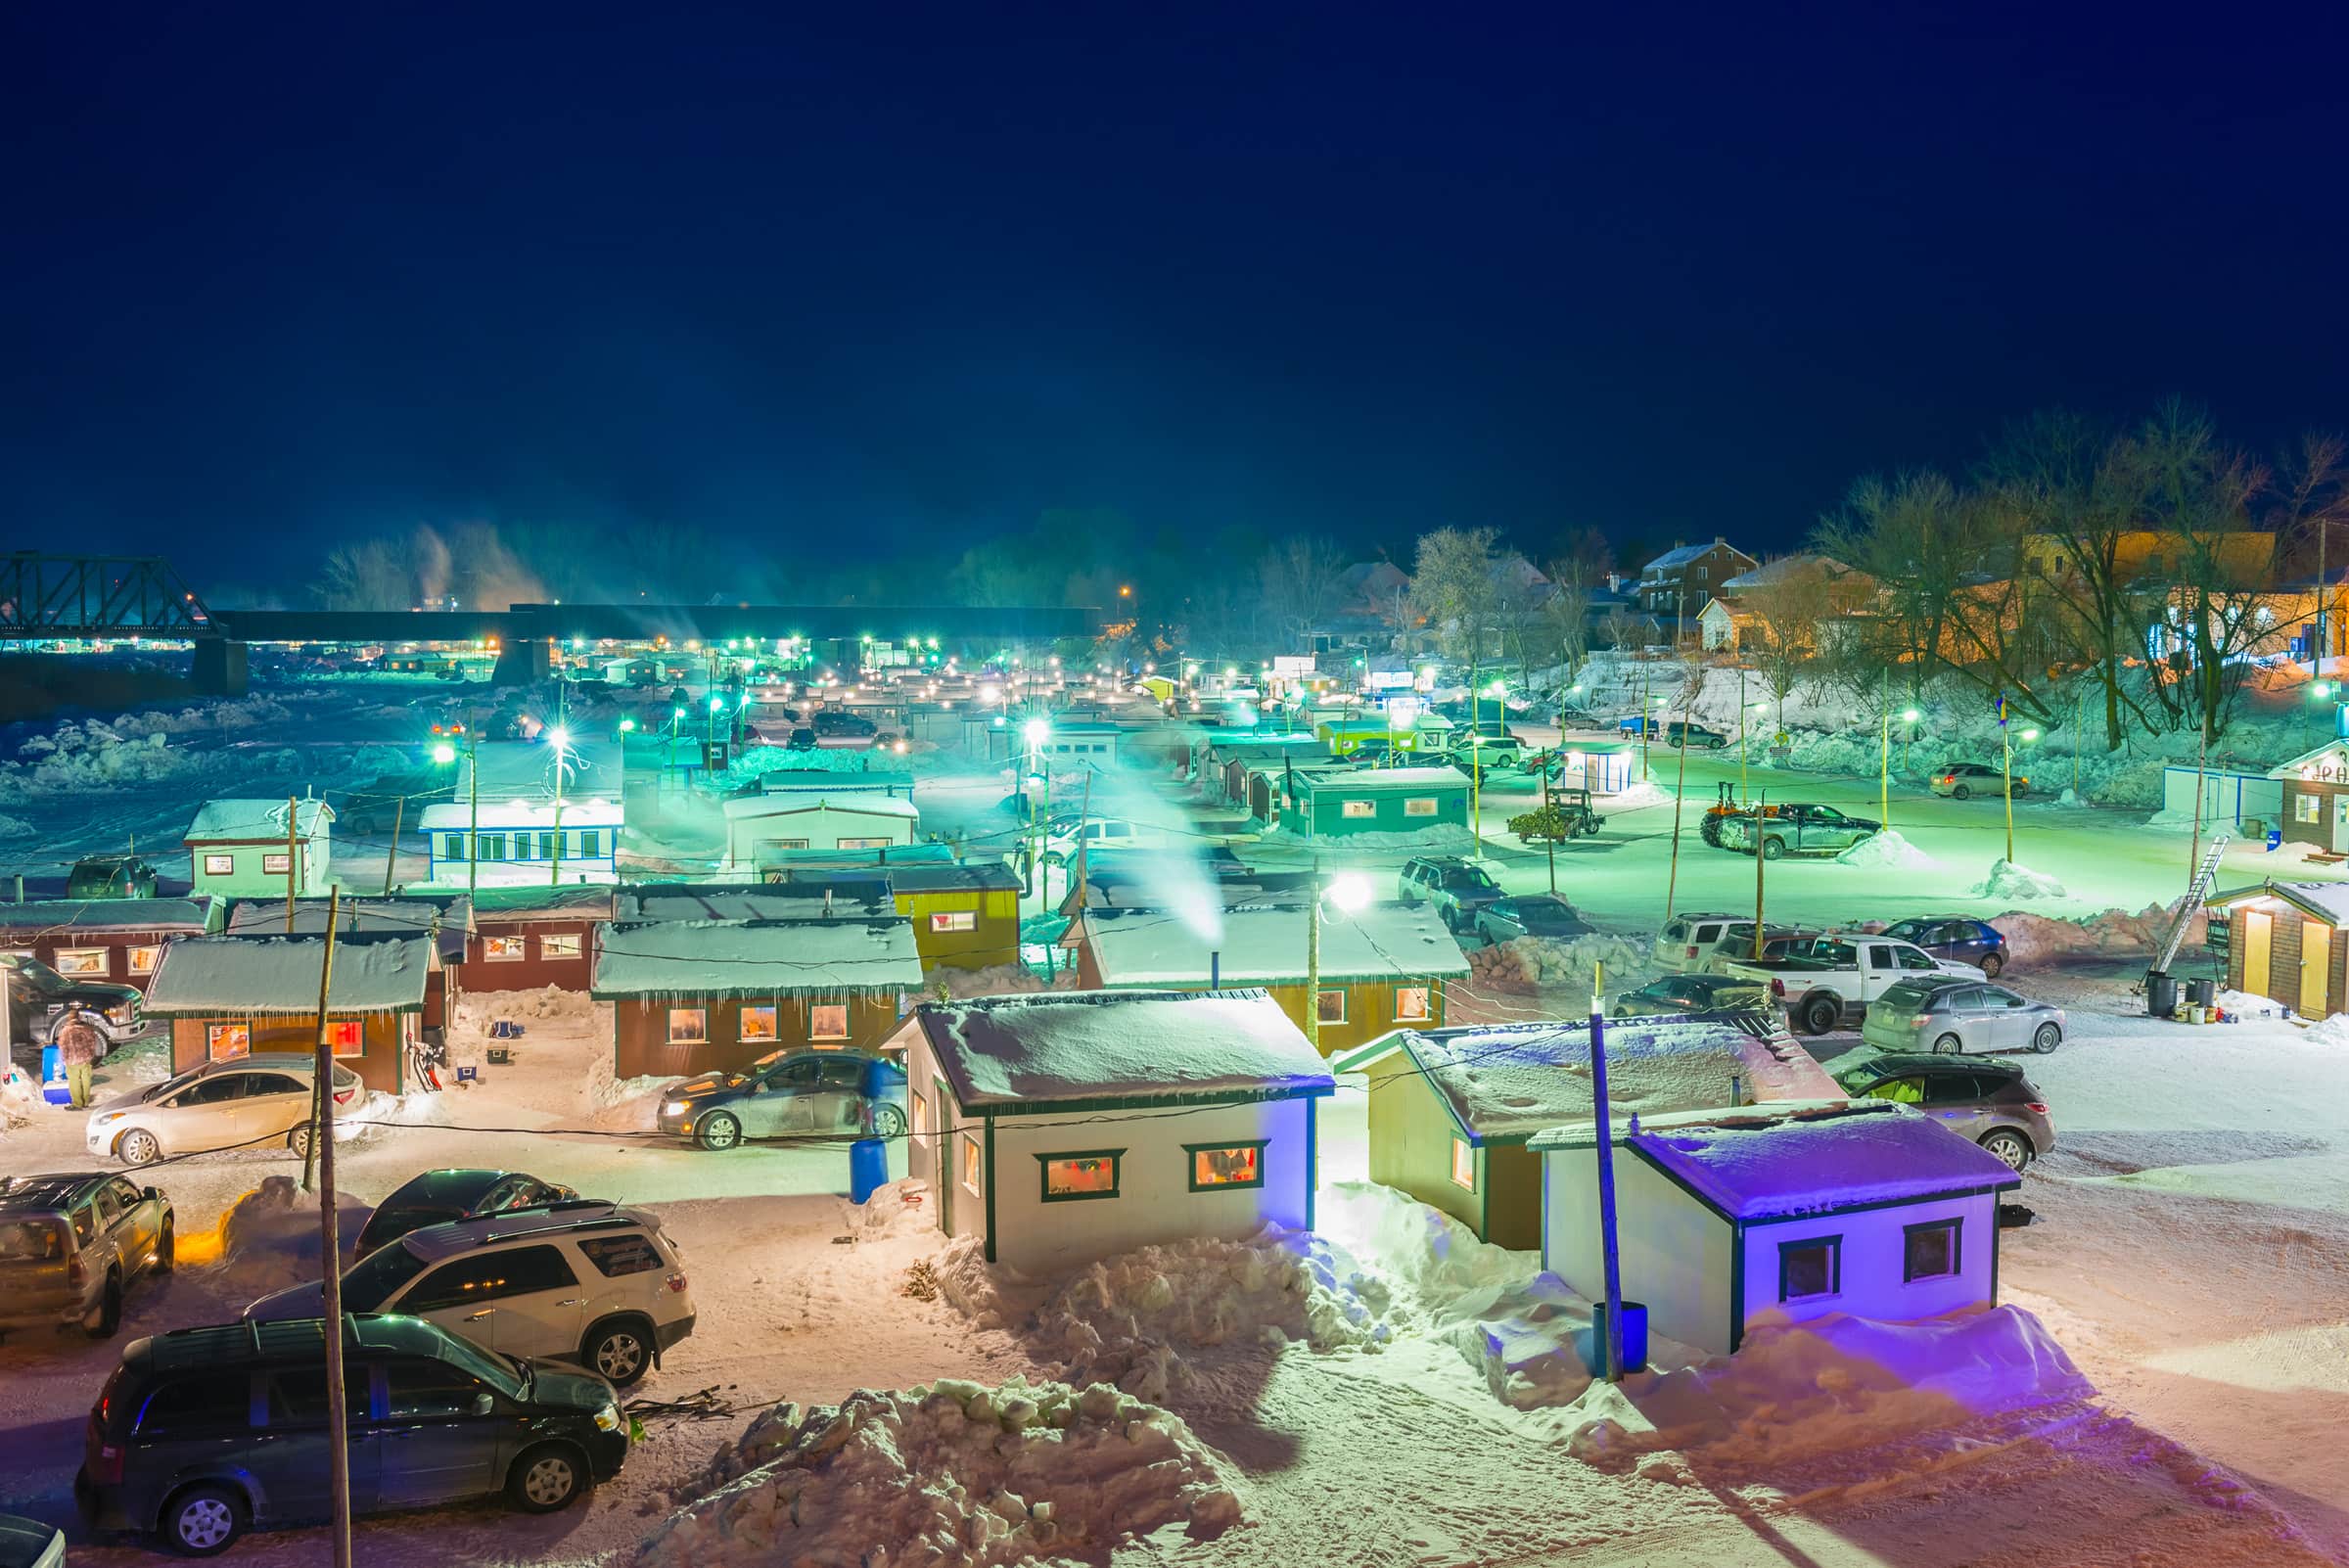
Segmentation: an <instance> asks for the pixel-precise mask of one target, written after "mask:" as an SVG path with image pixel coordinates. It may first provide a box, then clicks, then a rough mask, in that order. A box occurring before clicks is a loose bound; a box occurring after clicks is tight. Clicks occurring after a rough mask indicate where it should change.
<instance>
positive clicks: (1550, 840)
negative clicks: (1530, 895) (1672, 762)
mask: <svg viewBox="0 0 2349 1568" xmlns="http://www.w3.org/2000/svg"><path fill="white" fill-rule="evenodd" d="M1559 765H1560V763H1559V761H1558V753H1557V752H1555V751H1552V752H1551V753H1550V754H1549V766H1547V767H1544V768H1543V770H1542V820H1543V822H1548V823H1549V827H1550V831H1549V833H1548V835H1547V836H1546V838H1545V839H1544V841H1543V847H1544V848H1545V849H1546V850H1547V851H1548V853H1549V896H1550V897H1551V898H1553V899H1554V898H1556V897H1557V896H1558V834H1557V824H1556V823H1554V822H1550V821H1549V775H1550V774H1551V773H1552V772H1553V771H1555V770H1556V769H1557V768H1558V766H1559ZM1589 781H1590V771H1589V763H1587V762H1586V763H1585V764H1584V767H1583V782H1584V784H1585V785H1588V784H1589ZM1664 918H1665V919H1667V920H1669V919H1671V918H1672V910H1671V908H1670V906H1669V905H1668V906H1667V907H1666V908H1665V911H1664Z"/></svg>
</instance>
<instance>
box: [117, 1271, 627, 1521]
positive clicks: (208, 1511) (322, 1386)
mask: <svg viewBox="0 0 2349 1568" xmlns="http://www.w3.org/2000/svg"><path fill="white" fill-rule="evenodd" d="M344 1323H345V1329H344V1336H343V1357H344V1362H343V1366H344V1373H343V1377H344V1389H345V1409H346V1410H347V1412H348V1415H347V1420H348V1428H347V1442H346V1444H345V1449H346V1452H347V1453H348V1454H349V1459H350V1502H351V1511H352V1512H353V1513H361V1514H364V1513H384V1512H390V1511H391V1510H393V1509H398V1508H415V1507H426V1506H430V1505H433V1504H437V1503H445V1502H458V1501H462V1500H465V1499H471V1498H480V1497H486V1496H488V1495H490V1494H492V1493H497V1492H503V1493H504V1494H505V1496H506V1498H507V1499H508V1500H509V1501H511V1502H512V1503H513V1504H514V1506H516V1507H518V1508H521V1509H523V1510H524V1511H525V1512H528V1513H552V1512H554V1511H555V1510H556V1509H558V1508H561V1507H564V1506H566V1505H568V1504H569V1503H571V1502H572V1501H574V1500H575V1499H577V1498H578V1496H579V1495H580V1494H581V1493H583V1492H585V1491H587V1490H588V1488H590V1487H592V1486H593V1485H594V1484H595V1483H596V1482H598V1481H604V1480H609V1479H610V1478H611V1477H612V1476H614V1475H616V1474H618V1473H619V1471H620V1466H621V1463H622V1460H624V1459H625V1458H626V1457H627V1453H628V1422H627V1417H626V1416H624V1415H622V1413H621V1410H620V1401H619V1398H618V1396H617V1395H615V1394H614V1393H613V1392H612V1385H611V1384H609V1383H607V1382H605V1381H604V1380H603V1379H602V1378H600V1377H597V1376H595V1375H593V1374H592V1373H588V1372H582V1371H579V1370H578V1369H577V1368H576V1367H571V1366H565V1365H563V1364H561V1363H560V1362H556V1361H538V1360H519V1361H517V1360H509V1359H507V1358H506V1357H503V1356H497V1355H493V1354H491V1353H490V1352H488V1351H485V1350H482V1349H480V1348H478V1347H476V1346H474V1345H471V1344H469V1343H467V1342H466V1341H464V1340H462V1339H459V1338H458V1337H457V1336H456V1335H454V1334H451V1333H449V1332H448V1331H447V1330H446V1329H444V1328H441V1327H440V1326H438V1324H435V1323H428V1322H426V1321H425V1320H424V1319H422V1318H420V1317H400V1316H355V1315H354V1316H348V1317H345V1319H344ZM328 1441H329V1439H328V1427H327V1408H326V1337H325V1334H324V1333H323V1331H322V1324H321V1322H320V1320H319V1319H318V1318H315V1317H308V1318H295V1319H292V1320H289V1321H286V1322H279V1323H229V1324H223V1325H221V1326H218V1327H213V1328H182V1329H178V1330H175V1331H173V1332H171V1333H168V1334H158V1335H156V1336H154V1337H153V1338H151V1339H141V1340H135V1341H133V1342H132V1343H131V1344H130V1346H129V1347H128V1348H127V1349H125V1350H124V1351H123V1352H122V1362H121V1364H120V1365H119V1366H117V1367H115V1371H114V1375H113V1376H111V1377H109V1378H108V1379H107V1380H106V1387H105V1389H104V1391H102V1392H101V1393H100V1394H99V1396H98V1403H97V1404H96V1405H95V1406H93V1407H91V1409H90V1419H89V1423H88V1425H87V1426H86V1427H85V1428H84V1430H83V1436H82V1445H83V1446H82V1466H81V1471H80V1473H79V1474H78V1475H76V1476H75V1477H74V1478H73V1494H74V1497H75V1499H77V1500H78V1501H79V1502H80V1504H81V1507H82V1512H83V1515H84V1517H86V1518H87V1519H89V1520H90V1522H91V1523H93V1524H95V1525H96V1526H98V1527H99V1528H101V1529H111V1530H139V1531H148V1532H153V1533H154V1534H156V1535H159V1536H161V1538H162V1539H163V1541H164V1542H165V1543H166V1544H168V1545H170V1546H171V1548H172V1549H173V1550H175V1551H179V1552H181V1553H184V1554H185V1555H187V1556H191V1557H209V1556H213V1555H216V1554H217V1553H219V1552H222V1551H225V1550H227V1549H228V1547H229V1546H230V1545H232V1544H233V1543H234V1542H235V1541H236V1539H237V1538H238V1537H239V1536H241V1535H243V1534H244V1533H245V1532H246V1531H247V1530H249V1529H253V1528H268V1527H272V1526H276V1525H282V1524H287V1523H291V1522H296V1521H300V1520H306V1519H319V1518H324V1517H326V1516H327V1515H328V1513H329V1512H330V1511H331V1499H329V1496H328V1492H327V1460H326V1445H327V1442H328Z"/></svg>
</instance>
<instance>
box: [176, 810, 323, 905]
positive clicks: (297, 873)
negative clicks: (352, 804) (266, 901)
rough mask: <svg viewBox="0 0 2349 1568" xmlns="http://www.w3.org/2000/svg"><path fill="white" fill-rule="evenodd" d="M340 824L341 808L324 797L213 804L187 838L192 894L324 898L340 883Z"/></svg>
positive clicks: (199, 812) (184, 837)
mask: <svg viewBox="0 0 2349 1568" xmlns="http://www.w3.org/2000/svg"><path fill="white" fill-rule="evenodd" d="M289 822H290V823H291V824H292V829H291V832H289V830H288V824H289ZM334 822H335V808H334V807H331V806H329V805H327V804H326V803H325V802H324V801H290V800H244V799H231V800H221V801H207V802H205V803H204V805H203V806H202V807H198V808H197V811H196V820H195V821H193V822H191V823H189V824H188V831H187V832H186V833H185V834H183V835H182V836H181V839H180V842H181V843H182V844H184V845H186V846H187V851H188V883H189V891H190V892H192V893H194V894H195V895H197V896H198V897H205V896H209V897H212V898H218V899H251V898H269V897H271V896H275V897H277V898H281V899H282V898H284V897H285V896H286V895H287V894H288V893H289V892H291V893H292V894H293V895H294V897H296V898H298V899H300V898H322V897H324V896H325V894H326V892H327V890H328V889H329V888H330V887H332V886H333V882H332V879H331V877H330V875H329V872H330V869H331V867H330V865H329V861H330V859H331V857H332V848H333V847H332V844H331V843H330V840H331V838H332V834H333V829H334Z"/></svg>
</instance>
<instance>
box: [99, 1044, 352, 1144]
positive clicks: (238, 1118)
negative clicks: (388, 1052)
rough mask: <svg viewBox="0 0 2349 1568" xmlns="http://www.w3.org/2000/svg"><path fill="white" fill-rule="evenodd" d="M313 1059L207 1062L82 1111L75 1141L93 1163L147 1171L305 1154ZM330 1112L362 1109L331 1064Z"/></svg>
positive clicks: (294, 1055)
mask: <svg viewBox="0 0 2349 1568" xmlns="http://www.w3.org/2000/svg"><path fill="white" fill-rule="evenodd" d="M316 1070H317V1058H315V1057H311V1056H304V1055H301V1054H300V1053H299V1052H295V1051H263V1052H261V1053H260V1054H258V1055H254V1056H234V1057H230V1058H229V1059H227V1060H226V1061H219V1062H207V1063H205V1064H204V1065H203V1066H202V1067H196V1068H191V1069H190V1070H188V1071H187V1072H185V1073H182V1074H180V1075H179V1076H178V1077H176V1078H172V1079H167V1080H165V1081H164V1082H162V1083H161V1084H153V1085H150V1086H149V1087H147V1088H143V1089H137V1090H134V1091H133V1092H131V1093H128V1094H124V1095H121V1096H119V1097H117V1098H115V1099H111V1100H108V1101H107V1102H106V1103H104V1104H103V1105H100V1106H97V1107H96V1108H94V1109H93V1110H92V1111H91V1112H90V1119H89V1121H88V1122H86V1123H84V1124H83V1126H82V1142H83V1144H84V1145H85V1146H86V1147H87V1148H88V1149H89V1151H90V1153H91V1155H93V1156H94V1157H96V1158H98V1159H102V1160H103V1159H109V1158H111V1159H116V1160H120V1161H121V1162H122V1163H123V1164H124V1165H152V1164H154V1163H155V1162H156V1161H157V1160H160V1159H161V1158H162V1157H163V1156H164V1155H166V1154H201V1153H204V1152H205V1151H206V1150H207V1149H247V1148H257V1147H259V1146H261V1145H264V1144H269V1143H276V1142H280V1141H282V1142H283V1143H284V1144H285V1145H286V1147H288V1148H290V1149H292V1150H293V1151H294V1152H295V1153H296V1154H299V1155H301V1156H304V1157H305V1158H306V1157H307V1156H308V1154H309V1152H310V1095H311V1087H310V1086H311V1085H312V1084H315V1083H317V1081H318V1080H317V1077H316ZM334 1100H335V1108H334V1114H335V1115H336V1116H338V1117H343V1116H350V1115H352V1114H354V1113H356V1112H357V1111H359V1110H360V1109H361V1108H362V1107H364V1106H365V1105H366V1103H367V1086H366V1085H365V1084H362V1083H360V1082H359V1075H358V1074H356V1073H354V1072H352V1071H351V1070H350V1069H349V1068H347V1067H345V1066H344V1065H343V1064H342V1063H340V1062H337V1063H336V1064H335V1094H334Z"/></svg>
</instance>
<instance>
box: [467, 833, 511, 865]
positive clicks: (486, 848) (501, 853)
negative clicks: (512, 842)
mask: <svg viewBox="0 0 2349 1568" xmlns="http://www.w3.org/2000/svg"><path fill="white" fill-rule="evenodd" d="M473 857H474V858H475V859H477V860H502V859H504V858H505V857H506V836H505V835H504V834H503V833H484V834H483V835H482V836H481V837H479V838H477V839H475V840H474V841H473Z"/></svg>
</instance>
